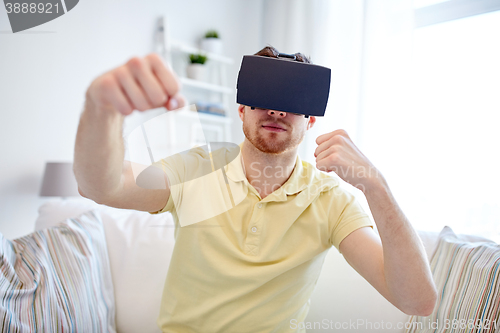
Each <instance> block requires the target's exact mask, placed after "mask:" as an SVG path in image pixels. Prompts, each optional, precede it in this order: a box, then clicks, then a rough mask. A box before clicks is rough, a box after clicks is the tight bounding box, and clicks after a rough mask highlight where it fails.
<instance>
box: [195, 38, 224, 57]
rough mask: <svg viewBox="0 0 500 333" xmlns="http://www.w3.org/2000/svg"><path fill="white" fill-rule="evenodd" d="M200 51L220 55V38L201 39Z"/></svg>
mask: <svg viewBox="0 0 500 333" xmlns="http://www.w3.org/2000/svg"><path fill="white" fill-rule="evenodd" d="M200 46H201V49H202V50H205V51H207V52H211V53H216V54H222V40H221V39H220V38H203V39H202V40H201V45H200Z"/></svg>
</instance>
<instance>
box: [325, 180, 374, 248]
mask: <svg viewBox="0 0 500 333" xmlns="http://www.w3.org/2000/svg"><path fill="white" fill-rule="evenodd" d="M331 194H332V201H331V206H330V212H329V227H330V243H331V245H333V246H334V247H335V248H336V249H337V250H338V251H339V253H342V252H341V251H340V247H339V245H340V243H341V242H342V240H343V239H344V238H345V237H347V236H348V235H349V234H350V233H351V232H353V231H355V230H357V229H359V228H362V227H371V228H372V229H373V222H372V221H371V220H370V218H369V216H368V214H366V212H365V211H364V210H363V208H362V207H361V205H360V204H359V202H358V201H357V200H356V197H355V196H354V195H352V194H351V193H349V192H347V191H346V190H344V189H342V188H341V187H335V188H334V189H332V193H331Z"/></svg>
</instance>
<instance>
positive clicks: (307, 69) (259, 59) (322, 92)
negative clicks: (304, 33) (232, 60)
mask: <svg viewBox="0 0 500 333" xmlns="http://www.w3.org/2000/svg"><path fill="white" fill-rule="evenodd" d="M278 57H279V58H288V59H278V58H270V57H264V56H256V55H247V56H244V57H243V61H242V62H241V68H240V72H239V74H238V83H237V85H236V89H237V94H236V103H238V104H242V105H247V106H250V107H252V108H255V107H256V108H262V109H269V110H276V111H284V112H290V113H297V114H303V115H305V116H306V117H309V116H319V117H322V116H324V115H325V109H326V104H327V102H328V95H329V92H330V76H331V70H330V68H326V67H322V66H318V65H313V64H308V63H304V62H298V61H294V60H295V55H290V54H284V53H280V54H279V56H278Z"/></svg>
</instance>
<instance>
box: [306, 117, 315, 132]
mask: <svg viewBox="0 0 500 333" xmlns="http://www.w3.org/2000/svg"><path fill="white" fill-rule="evenodd" d="M308 119H309V121H308V122H307V129H310V128H312V127H313V126H314V124H315V123H316V117H315V116H309V118H308Z"/></svg>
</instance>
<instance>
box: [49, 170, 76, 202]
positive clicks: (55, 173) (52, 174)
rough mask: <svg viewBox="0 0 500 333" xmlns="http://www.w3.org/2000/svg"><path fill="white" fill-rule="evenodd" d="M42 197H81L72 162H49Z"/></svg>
mask: <svg viewBox="0 0 500 333" xmlns="http://www.w3.org/2000/svg"><path fill="white" fill-rule="evenodd" d="M40 196H41V197H62V198H63V199H64V198H66V197H75V196H78V197H80V193H78V185H77V183H76V179H75V175H74V173H73V163H71V162H47V163H46V164H45V172H44V174H43V182H42V188H41V190H40Z"/></svg>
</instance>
